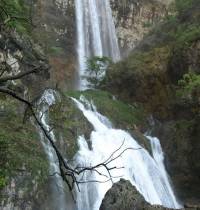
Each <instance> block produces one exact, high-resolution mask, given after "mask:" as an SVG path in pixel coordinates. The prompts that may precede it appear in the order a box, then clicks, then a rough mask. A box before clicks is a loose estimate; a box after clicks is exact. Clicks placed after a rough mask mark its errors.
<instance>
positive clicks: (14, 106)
mask: <svg viewBox="0 0 200 210" xmlns="http://www.w3.org/2000/svg"><path fill="white" fill-rule="evenodd" d="M18 107H20V106H19V103H18V102H16V101H14V100H13V99H9V98H7V97H5V96H2V95H0V116H1V117H0V160H1V161H0V180H1V181H0V195H1V196H0V207H2V208H3V207H5V208H6V207H8V208H9V206H10V208H14V207H16V208H18V207H19V208H22V206H23V205H25V206H26V205H28V206H29V205H33V200H34V199H36V200H37V195H38V194H39V193H40V192H41V189H42V188H43V187H44V186H45V182H46V181H47V180H48V175H49V172H48V161H47V159H46V156H45V153H44V151H43V147H42V145H41V143H40V139H39V135H37V133H36V129H35V127H34V126H33V125H32V124H31V122H30V121H27V122H26V123H25V124H24V123H23V111H22V109H20V108H18ZM13 193H14V195H15V196H13ZM33 195H35V197H34V198H33ZM42 196H44V197H45V193H44V194H43V195H42Z"/></svg>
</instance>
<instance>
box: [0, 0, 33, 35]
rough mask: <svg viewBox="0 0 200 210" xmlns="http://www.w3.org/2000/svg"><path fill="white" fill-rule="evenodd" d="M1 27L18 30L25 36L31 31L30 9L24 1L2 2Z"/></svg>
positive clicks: (3, 0)
mask: <svg viewBox="0 0 200 210" xmlns="http://www.w3.org/2000/svg"><path fill="white" fill-rule="evenodd" d="M0 14H1V15H0V26H1V27H2V26H5V27H9V28H12V29H16V30H17V32H19V33H22V34H23V35H25V34H28V33H29V32H30V30H31V21H32V20H31V17H30V8H28V6H26V4H25V3H24V0H0Z"/></svg>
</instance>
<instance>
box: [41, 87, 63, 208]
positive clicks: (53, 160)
mask: <svg viewBox="0 0 200 210" xmlns="http://www.w3.org/2000/svg"><path fill="white" fill-rule="evenodd" d="M56 97H57V94H56V91H54V90H51V89H48V90H45V91H44V93H43V95H42V97H41V98H40V100H39V102H38V106H39V108H40V109H39V112H38V117H39V119H40V120H41V122H42V124H43V126H44V128H45V129H46V131H49V135H50V137H51V139H52V140H53V141H54V142H56V138H55V135H54V132H53V130H51V127H50V126H49V124H48V110H49V107H50V106H51V105H53V104H55V103H56ZM38 130H39V134H40V138H41V142H42V145H43V147H44V150H45V152H46V155H47V158H48V160H49V165H50V167H49V168H50V175H52V180H51V181H52V186H51V192H49V195H50V194H51V197H52V201H51V203H49V206H50V207H49V209H58V210H66V209H67V208H66V207H67V202H66V194H65V191H64V183H63V181H62V178H61V176H59V174H60V170H59V165H58V159H57V156H56V153H55V151H54V149H53V147H52V146H51V144H50V143H49V141H48V140H47V139H46V138H45V136H44V133H43V131H42V130H41V129H40V128H38Z"/></svg>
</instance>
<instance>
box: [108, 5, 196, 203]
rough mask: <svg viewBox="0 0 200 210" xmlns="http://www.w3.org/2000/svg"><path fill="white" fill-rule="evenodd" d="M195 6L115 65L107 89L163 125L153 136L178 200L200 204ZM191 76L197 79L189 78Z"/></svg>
mask: <svg viewBox="0 0 200 210" xmlns="http://www.w3.org/2000/svg"><path fill="white" fill-rule="evenodd" d="M193 4H194V5H192V6H189V7H188V8H184V9H181V10H178V15H177V16H175V17H174V20H168V21H165V22H164V23H163V24H161V25H160V26H158V27H157V28H155V30H154V31H153V32H152V33H151V34H150V35H149V36H147V37H146V38H145V39H144V40H143V41H142V42H141V43H140V44H139V45H138V46H137V48H136V49H135V50H134V51H133V52H132V53H131V54H130V55H129V56H128V57H127V58H126V59H125V60H124V61H121V62H119V63H117V64H116V65H113V66H111V67H110V68H109V70H108V74H107V78H106V80H105V83H106V84H107V90H110V91H111V92H112V93H114V94H116V95H118V96H119V97H120V98H123V99H124V100H126V101H128V102H129V103H132V104H134V103H136V102H137V103H139V104H141V105H142V106H143V107H145V110H146V111H147V113H149V115H152V116H153V117H154V118H155V119H157V120H159V121H160V123H157V124H156V126H155V127H156V129H155V132H154V134H155V135H156V136H158V137H159V138H160V141H161V144H162V147H163V150H164V151H165V153H166V165H167V167H168V170H169V173H170V175H171V177H172V179H173V182H174V184H175V189H176V190H177V193H178V196H179V197H180V198H181V199H182V200H183V201H185V202H187V201H190V200H197V201H199V200H200V192H199V187H198V186H199V183H200V179H199V177H200V171H199V161H198V159H199V148H200V143H199V132H198V130H199V124H200V121H199V120H200V118H199V106H200V100H199V99H200V86H199V82H197V83H198V84H196V85H194V83H196V81H199V69H200V64H199V60H200V51H199V42H200V30H199V27H197V25H198V24H197V23H198V22H199V21H200V16H199V12H198V10H199V6H200V5H199V1H194V2H193ZM191 23H192V25H191ZM179 29H180V30H179ZM192 31H193V32H192ZM185 74H186V75H185ZM191 74H192V75H195V76H194V77H195V78H196V79H194V80H193V79H192V80H190V75H191ZM187 76H188V78H189V80H188V81H187ZM184 80H185V82H186V83H184ZM181 82H182V85H183V86H182V85H181ZM193 85H194V86H193ZM159 124H160V126H159Z"/></svg>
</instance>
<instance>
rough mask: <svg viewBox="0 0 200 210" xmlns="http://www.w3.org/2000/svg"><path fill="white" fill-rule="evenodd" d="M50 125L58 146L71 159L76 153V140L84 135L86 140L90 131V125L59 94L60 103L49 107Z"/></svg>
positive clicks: (63, 96)
mask: <svg viewBox="0 0 200 210" xmlns="http://www.w3.org/2000/svg"><path fill="white" fill-rule="evenodd" d="M49 118H50V125H51V126H52V127H53V129H54V131H55V134H56V138H57V139H58V140H59V141H58V146H59V147H60V148H61V150H62V153H63V155H64V156H66V157H67V158H69V159H71V158H72V157H73V156H74V155H75V153H76V152H77V151H78V145H77V139H78V137H79V136H80V135H84V136H85V137H86V139H88V138H89V135H90V133H91V131H92V127H91V125H90V123H89V122H88V121H87V120H86V119H85V117H84V116H83V114H82V113H81V111H80V110H78V108H76V106H75V104H74V102H73V101H72V99H70V97H69V96H68V95H64V94H61V95H60V101H57V103H56V104H55V105H53V106H51V107H50V110H49Z"/></svg>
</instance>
